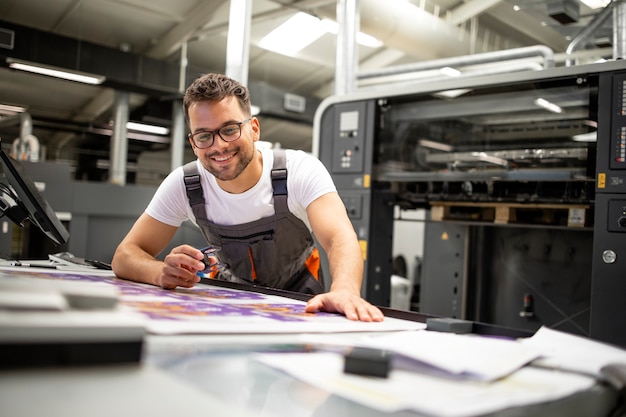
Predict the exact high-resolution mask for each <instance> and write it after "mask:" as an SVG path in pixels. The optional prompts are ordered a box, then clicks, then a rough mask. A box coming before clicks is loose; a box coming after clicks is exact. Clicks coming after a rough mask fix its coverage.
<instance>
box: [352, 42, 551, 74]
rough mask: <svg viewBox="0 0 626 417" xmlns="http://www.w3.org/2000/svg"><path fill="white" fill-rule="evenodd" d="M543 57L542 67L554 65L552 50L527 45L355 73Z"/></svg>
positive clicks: (400, 70) (398, 70)
mask: <svg viewBox="0 0 626 417" xmlns="http://www.w3.org/2000/svg"><path fill="white" fill-rule="evenodd" d="M537 56H539V57H543V66H544V68H552V67H554V51H552V49H550V48H548V47H547V46H543V45H536V46H527V47H524V48H516V49H507V50H503V51H494V52H485V53H482V54H473V55H465V56H458V57H451V58H443V59H436V60H432V61H425V62H417V63H413V64H407V65H398V66H395V67H389V68H383V69H379V70H372V71H364V72H361V73H359V74H358V75H357V78H358V79H359V80H363V79H369V78H377V77H384V76H391V75H398V74H408V73H416V72H418V71H426V70H433V69H440V68H443V67H453V68H458V67H464V66H468V65H479V64H488V63H501V62H502V61H506V60H513V59H521V58H529V57H537Z"/></svg>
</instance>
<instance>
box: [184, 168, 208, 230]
mask: <svg viewBox="0 0 626 417" xmlns="http://www.w3.org/2000/svg"><path fill="white" fill-rule="evenodd" d="M183 172H184V173H185V178H184V181H185V191H186V192H187V199H188V200H189V205H190V206H191V210H192V211H193V215H194V216H195V217H196V220H207V216H206V210H205V208H204V195H203V193H202V184H201V183H200V174H198V165H197V163H196V161H191V162H188V163H187V164H185V165H184V166H183Z"/></svg>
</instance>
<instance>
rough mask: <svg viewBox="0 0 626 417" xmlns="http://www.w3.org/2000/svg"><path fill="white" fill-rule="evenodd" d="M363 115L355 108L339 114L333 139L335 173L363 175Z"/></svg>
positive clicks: (333, 168)
mask: <svg viewBox="0 0 626 417" xmlns="http://www.w3.org/2000/svg"><path fill="white" fill-rule="evenodd" d="M363 113H364V112H361V111H359V109H355V108H354V107H350V108H346V109H345V111H339V112H338V113H337V120H336V121H335V132H334V138H333V161H332V170H333V172H334V173H361V172H363V169H364V159H365V158H364V149H365V138H364V128H363V122H364V121H363V120H362V119H363Z"/></svg>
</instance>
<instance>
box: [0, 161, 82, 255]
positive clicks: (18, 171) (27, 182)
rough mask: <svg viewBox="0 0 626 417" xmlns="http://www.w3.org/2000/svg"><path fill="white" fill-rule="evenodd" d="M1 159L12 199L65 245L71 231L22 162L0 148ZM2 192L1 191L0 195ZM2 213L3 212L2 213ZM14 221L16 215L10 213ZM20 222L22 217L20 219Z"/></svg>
mask: <svg viewBox="0 0 626 417" xmlns="http://www.w3.org/2000/svg"><path fill="white" fill-rule="evenodd" d="M0 159H1V160H2V166H3V171H4V175H5V177H6V179H7V181H8V183H9V185H10V186H11V188H12V189H13V195H11V196H10V197H12V199H14V200H15V203H16V204H17V205H18V206H19V207H17V208H18V209H20V210H19V212H20V213H23V216H18V217H24V218H28V220H30V222H31V223H33V224H35V225H36V226H37V227H39V228H40V229H41V231H43V232H44V233H45V234H46V235H47V236H48V237H49V238H50V239H52V241H53V242H54V243H56V244H57V245H63V244H64V243H66V242H67V240H68V239H69V236H70V234H69V232H68V231H67V229H66V228H65V226H63V224H62V223H61V221H60V220H59V218H58V217H57V215H56V214H55V212H54V211H53V210H52V208H51V207H50V205H49V204H48V202H47V201H46V200H45V199H44V198H43V197H42V196H41V194H40V193H39V190H37V187H36V186H35V184H34V183H33V181H32V180H31V179H30V178H29V177H28V176H27V175H26V174H25V173H24V171H23V169H22V166H21V165H20V163H19V162H18V161H16V160H14V159H13V158H11V157H9V156H8V155H7V154H6V153H4V151H3V150H2V149H0ZM1 196H2V194H1V193H0V197H1ZM0 214H1V213H0ZM8 217H10V218H11V219H12V220H13V221H16V219H15V216H11V215H9V216H8ZM19 220H20V222H21V220H22V219H19Z"/></svg>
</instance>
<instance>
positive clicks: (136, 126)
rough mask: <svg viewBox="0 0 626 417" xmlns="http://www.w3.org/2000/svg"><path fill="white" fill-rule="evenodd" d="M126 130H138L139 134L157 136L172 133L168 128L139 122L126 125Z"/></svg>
mask: <svg viewBox="0 0 626 417" xmlns="http://www.w3.org/2000/svg"><path fill="white" fill-rule="evenodd" d="M126 128H127V129H129V130H136V131H138V132H146V133H154V134H155V135H167V134H169V133H170V130H169V129H168V128H166V127H163V126H155V125H148V124H145V123H137V122H128V123H126Z"/></svg>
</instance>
